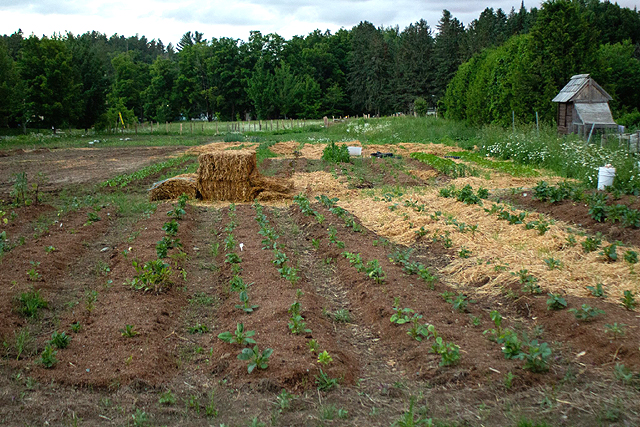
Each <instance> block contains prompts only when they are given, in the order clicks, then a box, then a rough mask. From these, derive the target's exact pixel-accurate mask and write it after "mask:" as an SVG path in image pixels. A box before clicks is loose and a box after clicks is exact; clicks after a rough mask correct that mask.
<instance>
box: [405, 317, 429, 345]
mask: <svg viewBox="0 0 640 427" xmlns="http://www.w3.org/2000/svg"><path fill="white" fill-rule="evenodd" d="M421 319H422V316H421V315H419V314H414V315H413V317H412V318H411V326H409V330H408V331H407V335H409V336H410V337H411V338H413V339H414V340H416V341H422V339H423V338H427V339H429V337H431V334H430V332H429V326H432V325H429V324H426V323H425V324H421V323H420V320H421Z"/></svg>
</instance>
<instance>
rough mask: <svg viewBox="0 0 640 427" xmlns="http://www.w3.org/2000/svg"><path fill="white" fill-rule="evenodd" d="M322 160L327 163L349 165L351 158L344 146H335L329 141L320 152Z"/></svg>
mask: <svg viewBox="0 0 640 427" xmlns="http://www.w3.org/2000/svg"><path fill="white" fill-rule="evenodd" d="M322 160H323V161H325V162H328V163H349V162H350V161H351V158H350V156H349V150H348V149H347V146H346V145H345V144H340V145H336V143H335V142H333V141H331V142H329V144H327V146H326V147H325V148H324V150H322Z"/></svg>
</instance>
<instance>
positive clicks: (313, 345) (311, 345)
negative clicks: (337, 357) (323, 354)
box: [307, 338, 318, 353]
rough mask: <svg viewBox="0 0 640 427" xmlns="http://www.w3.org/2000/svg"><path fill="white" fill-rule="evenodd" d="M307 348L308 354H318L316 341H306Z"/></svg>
mask: <svg viewBox="0 0 640 427" xmlns="http://www.w3.org/2000/svg"><path fill="white" fill-rule="evenodd" d="M307 347H309V352H310V353H317V352H318V341H316V340H314V339H313V338H312V339H310V340H309V341H307Z"/></svg>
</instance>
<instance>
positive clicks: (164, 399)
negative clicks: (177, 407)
mask: <svg viewBox="0 0 640 427" xmlns="http://www.w3.org/2000/svg"><path fill="white" fill-rule="evenodd" d="M158 403H160V404H161V405H173V404H175V403H176V397H175V395H174V394H173V393H172V392H171V390H167V391H165V392H164V393H162V394H161V395H160V398H159V399H158Z"/></svg>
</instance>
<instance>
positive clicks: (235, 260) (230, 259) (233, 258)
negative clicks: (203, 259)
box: [224, 252, 242, 266]
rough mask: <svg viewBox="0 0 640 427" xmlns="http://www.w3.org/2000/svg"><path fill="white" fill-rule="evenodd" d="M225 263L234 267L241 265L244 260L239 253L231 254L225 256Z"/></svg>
mask: <svg viewBox="0 0 640 427" xmlns="http://www.w3.org/2000/svg"><path fill="white" fill-rule="evenodd" d="M224 262H226V263H228V264H231V265H232V266H233V265H235V264H240V263H241V262H242V259H241V258H240V256H239V255H238V254H237V253H235V252H231V253H228V254H226V255H225V257H224Z"/></svg>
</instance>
